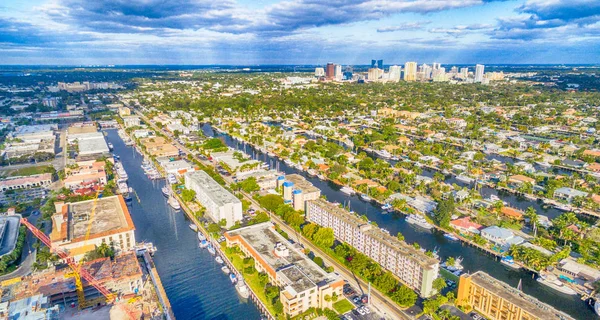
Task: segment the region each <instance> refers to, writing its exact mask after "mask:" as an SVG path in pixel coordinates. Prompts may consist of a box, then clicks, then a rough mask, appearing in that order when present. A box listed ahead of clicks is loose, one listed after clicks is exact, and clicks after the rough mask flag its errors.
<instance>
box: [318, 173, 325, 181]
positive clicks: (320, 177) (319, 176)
mask: <svg viewBox="0 0 600 320" xmlns="http://www.w3.org/2000/svg"><path fill="white" fill-rule="evenodd" d="M317 178H319V179H320V180H325V179H326V178H325V176H324V175H322V174H318V175H317Z"/></svg>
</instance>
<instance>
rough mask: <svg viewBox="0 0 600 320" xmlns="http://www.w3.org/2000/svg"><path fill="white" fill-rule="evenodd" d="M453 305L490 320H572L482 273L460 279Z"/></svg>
mask: <svg viewBox="0 0 600 320" xmlns="http://www.w3.org/2000/svg"><path fill="white" fill-rule="evenodd" d="M456 301H457V303H458V304H460V305H463V306H469V307H471V308H473V309H474V310H476V311H477V312H479V313H481V314H482V315H484V316H485V317H486V318H488V319H492V320H496V319H498V320H500V319H502V320H553V319H555V320H571V319H573V318H571V317H570V316H569V315H567V314H565V313H563V312H561V311H558V310H556V309H554V308H553V307H552V306H550V305H548V304H545V303H543V302H540V301H539V300H537V299H536V298H534V297H532V296H530V295H527V294H525V293H523V291H520V290H517V289H516V288H513V287H511V286H509V285H508V284H506V283H504V282H502V281H499V280H497V279H495V278H494V277H492V276H490V275H489V274H487V273H485V272H483V271H477V272H475V273H473V274H463V275H462V276H461V277H460V282H459V285H458V297H457V300H456Z"/></svg>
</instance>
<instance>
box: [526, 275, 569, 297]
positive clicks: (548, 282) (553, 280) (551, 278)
mask: <svg viewBox="0 0 600 320" xmlns="http://www.w3.org/2000/svg"><path fill="white" fill-rule="evenodd" d="M536 281H537V282H539V283H541V284H543V285H545V286H547V287H550V288H552V289H554V290H556V291H558V292H560V293H564V294H568V295H576V294H577V291H575V290H573V289H571V288H570V287H567V286H565V284H564V283H562V282H561V281H560V280H558V278H557V277H556V276H555V275H553V274H547V275H540V276H539V277H538V278H537V279H536Z"/></svg>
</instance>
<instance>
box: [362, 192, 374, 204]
mask: <svg viewBox="0 0 600 320" xmlns="http://www.w3.org/2000/svg"><path fill="white" fill-rule="evenodd" d="M360 198H361V199H362V200H363V201H366V202H370V201H371V200H372V199H371V197H369V196H368V195H367V194H365V193H361V195H360Z"/></svg>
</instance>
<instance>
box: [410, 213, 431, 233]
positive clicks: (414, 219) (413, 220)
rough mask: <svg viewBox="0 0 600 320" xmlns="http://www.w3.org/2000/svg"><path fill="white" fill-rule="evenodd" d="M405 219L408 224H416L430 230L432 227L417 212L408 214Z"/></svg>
mask: <svg viewBox="0 0 600 320" xmlns="http://www.w3.org/2000/svg"><path fill="white" fill-rule="evenodd" d="M405 220H406V222H408V223H410V224H416V225H417V226H419V227H421V228H423V229H427V230H431V229H432V228H433V225H432V224H431V223H429V222H427V220H425V218H424V217H423V216H421V215H418V214H409V215H408V216H406V219H405Z"/></svg>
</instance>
